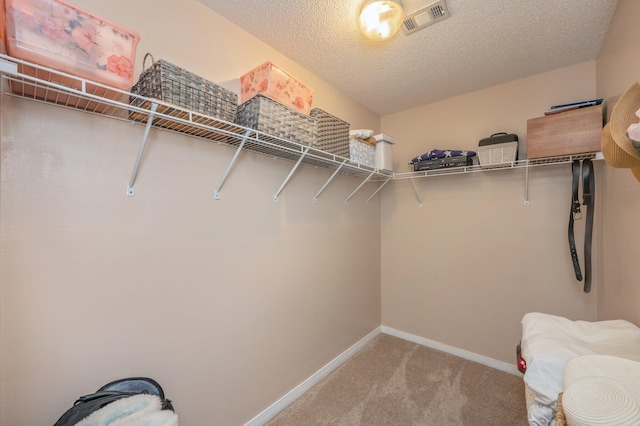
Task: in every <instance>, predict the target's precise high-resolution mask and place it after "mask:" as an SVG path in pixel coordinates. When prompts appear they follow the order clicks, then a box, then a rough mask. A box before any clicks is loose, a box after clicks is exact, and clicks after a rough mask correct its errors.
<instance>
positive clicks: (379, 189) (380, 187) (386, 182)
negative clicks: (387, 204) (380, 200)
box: [365, 176, 392, 205]
mask: <svg viewBox="0 0 640 426" xmlns="http://www.w3.org/2000/svg"><path fill="white" fill-rule="evenodd" d="M391 177H392V176H389V178H388V179H387V180H385V181H384V182H383V183H382V185H380V186H379V187H378V189H376V191H375V192H374V193H373V194H371V196H370V197H369V198H367V202H366V203H365V204H367V205H369V201H370V200H371V199H372V198H373V197H375V196H376V194H377V193H378V192H380V191H381V190H382V188H384V186H385V185H386V184H388V183H389V181H390V180H391Z"/></svg>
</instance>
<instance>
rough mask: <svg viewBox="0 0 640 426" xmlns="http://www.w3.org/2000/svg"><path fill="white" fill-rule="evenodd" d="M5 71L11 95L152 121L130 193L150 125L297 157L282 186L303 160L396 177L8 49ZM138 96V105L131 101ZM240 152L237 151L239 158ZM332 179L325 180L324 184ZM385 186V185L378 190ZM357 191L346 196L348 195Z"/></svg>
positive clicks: (0, 63)
mask: <svg viewBox="0 0 640 426" xmlns="http://www.w3.org/2000/svg"><path fill="white" fill-rule="evenodd" d="M0 73H2V77H3V78H4V79H6V80H7V81H8V84H7V85H6V88H7V89H6V94H7V95H9V96H15V97H20V98H25V99H29V100H32V101H37V102H42V103H47V104H51V105H55V106H57V107H64V108H72V109H74V110H81V111H83V112H86V113H91V114H99V115H101V116H104V117H109V118H112V119H116V120H124V121H128V122H134V123H137V124H140V125H145V126H147V130H146V132H145V137H144V140H143V143H142V146H141V149H140V154H139V156H138V159H137V160H136V166H135V169H134V173H133V175H132V179H131V182H130V185H129V188H128V191H127V193H128V195H130V196H131V195H133V183H134V181H135V175H136V174H137V168H138V165H139V162H140V157H141V155H142V152H143V150H144V144H145V142H146V139H147V136H148V133H149V132H148V130H149V128H151V127H153V128H159V129H162V130H167V131H172V132H177V133H181V134H187V135H189V136H192V137H196V138H200V139H204V140H208V141H212V142H216V143H220V144H225V145H228V146H231V147H235V148H236V149H237V153H236V157H237V154H238V153H239V152H240V151H243V150H247V151H252V152H256V153H259V154H264V155H268V156H272V157H276V158H281V159H285V160H289V161H292V162H295V166H294V169H293V170H292V171H291V173H290V175H289V176H288V177H287V180H286V181H285V182H284V183H283V185H282V187H284V185H285V184H286V183H287V181H288V180H289V178H290V177H291V175H292V174H293V172H294V171H295V169H296V168H297V167H298V165H300V164H307V165H310V166H314V167H318V168H323V169H328V170H333V171H334V174H333V175H332V176H331V179H330V180H329V182H330V181H331V180H332V179H333V178H334V177H335V175H336V174H337V173H343V174H347V175H352V176H357V177H363V178H365V181H364V182H362V184H361V185H360V186H359V187H358V188H357V189H356V191H357V190H359V189H360V188H361V187H362V186H363V185H364V184H365V183H367V182H369V181H371V182H382V185H383V186H384V184H386V183H387V182H388V181H389V180H390V179H391V178H392V177H393V173H392V172H390V171H386V170H379V169H377V168H375V167H372V166H369V165H367V164H363V163H360V162H357V161H353V160H351V159H348V158H344V157H340V156H338V155H334V154H331V153H328V152H326V151H322V150H319V149H316V148H314V147H310V146H307V145H302V144H299V143H296V142H292V141H289V140H286V139H283V138H280V137H277V136H273V135H270V134H268V133H264V132H261V131H257V130H254V129H250V128H247V127H243V126H240V125H238V124H235V123H231V122H227V121H224V120H221V119H218V118H215V117H210V116H205V115H202V114H198V113H196V112H193V111H190V110H188V109H186V108H183V107H179V106H176V105H171V104H168V103H165V102H163V101H160V100H157V99H149V98H145V97H142V96H139V95H136V94H133V93H130V92H126V91H123V90H118V89H116V88H113V87H109V86H105V85H103V84H100V83H97V82H93V81H90V80H87V79H83V78H79V77H77V76H74V75H71V74H67V73H64V72H60V71H56V70H53V69H50V68H47V67H43V66H40V65H36V64H33V63H29V62H27V61H23V60H20V59H16V58H13V57H10V56H7V55H0ZM134 100H135V104H136V105H137V106H134V105H131V104H130V103H133V101H134ZM236 157H234V161H235V158H236ZM232 166H233V163H232V164H230V165H229V168H228V170H227V173H226V174H225V177H224V178H223V181H224V180H226V179H227V176H228V174H229V172H230V171H231V168H232ZM329 182H327V183H326V184H325V186H323V188H322V190H324V188H325V187H326V186H327V184H328V183H329ZM221 186H222V185H220V186H219V187H218V189H217V190H216V198H217V199H218V198H219V192H220V189H221ZM282 187H281V188H280V189H279V190H278V193H279V192H280V191H281V190H282ZM380 189H381V187H380V188H379V189H378V191H379V190H380ZM322 190H321V191H320V192H322ZM356 191H354V193H352V194H351V195H350V196H349V197H348V198H347V201H348V200H349V198H351V197H352V196H353V195H354V194H355V192H356ZM378 191H376V193H377V192H378ZM320 192H319V193H318V194H316V197H315V198H314V201H317V198H318V196H319V195H320ZM278 193H276V195H275V196H274V199H275V200H277V195H278ZM374 195H375V193H374ZM372 197H373V195H372ZM369 199H371V197H370V198H369ZM367 201H369V200H367Z"/></svg>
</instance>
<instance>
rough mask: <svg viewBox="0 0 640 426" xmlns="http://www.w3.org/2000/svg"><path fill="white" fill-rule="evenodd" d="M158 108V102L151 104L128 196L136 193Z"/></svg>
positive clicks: (128, 188)
mask: <svg viewBox="0 0 640 426" xmlns="http://www.w3.org/2000/svg"><path fill="white" fill-rule="evenodd" d="M157 109H158V104H157V103H155V102H154V103H152V104H151V110H150V111H149V118H147V124H146V126H145V128H144V135H143V136H142V142H141V143H140V149H139V150H138V157H137V158H136V163H135V165H134V166H133V171H132V172H131V179H130V180H129V186H128V187H127V196H129V197H133V196H134V195H135V190H134V189H133V185H134V183H135V182H136V177H137V176H138V169H139V168H140V160H142V154H143V153H144V148H145V146H146V144H147V139H148V138H149V131H150V130H151V124H153V117H154V115H155V113H156V110H157Z"/></svg>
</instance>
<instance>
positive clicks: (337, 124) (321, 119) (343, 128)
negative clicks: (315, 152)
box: [311, 108, 349, 158]
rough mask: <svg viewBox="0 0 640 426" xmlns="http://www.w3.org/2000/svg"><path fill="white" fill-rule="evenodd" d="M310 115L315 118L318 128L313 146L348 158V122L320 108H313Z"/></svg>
mask: <svg viewBox="0 0 640 426" xmlns="http://www.w3.org/2000/svg"><path fill="white" fill-rule="evenodd" d="M311 116H312V117H315V118H316V123H317V128H318V135H317V137H316V142H315V144H313V147H314V148H318V149H321V150H323V151H326V152H329V153H331V154H335V155H339V156H341V157H344V158H349V123H347V122H345V121H342V120H340V119H339V118H338V117H334V116H333V115H331V114H329V113H328V112H326V111H323V110H321V109H320V108H313V109H312V110H311Z"/></svg>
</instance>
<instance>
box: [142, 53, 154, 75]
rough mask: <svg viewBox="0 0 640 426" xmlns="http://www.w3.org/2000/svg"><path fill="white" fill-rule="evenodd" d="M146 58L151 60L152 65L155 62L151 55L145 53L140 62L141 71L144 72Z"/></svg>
mask: <svg viewBox="0 0 640 426" xmlns="http://www.w3.org/2000/svg"><path fill="white" fill-rule="evenodd" d="M147 56H149V57H150V58H151V64H152V65H153V63H154V62H155V60H154V59H153V55H152V54H151V53H147V54H146V55H144V59H143V60H142V70H143V71H144V70H145V68H146V63H147Z"/></svg>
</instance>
